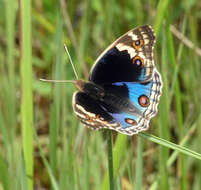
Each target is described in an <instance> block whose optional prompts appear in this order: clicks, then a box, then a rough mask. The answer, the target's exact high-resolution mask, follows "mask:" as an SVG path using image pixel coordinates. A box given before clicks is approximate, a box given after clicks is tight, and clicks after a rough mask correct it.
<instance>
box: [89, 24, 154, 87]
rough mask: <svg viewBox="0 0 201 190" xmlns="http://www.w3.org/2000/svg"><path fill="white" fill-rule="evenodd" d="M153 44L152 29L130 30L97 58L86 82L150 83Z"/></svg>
mask: <svg viewBox="0 0 201 190" xmlns="http://www.w3.org/2000/svg"><path fill="white" fill-rule="evenodd" d="M154 44H155V34H154V32H153V30H152V28H151V26H148V25H146V26H141V27H138V28H136V29H133V30H130V31H129V32H127V33H126V34H124V35H123V36H121V37H120V38H119V39H117V40H116V41H115V42H114V43H113V44H111V45H110V46H109V47H108V48H107V49H106V50H105V51H104V52H103V53H102V54H101V55H100V56H99V58H98V59H97V61H96V62H95V64H94V66H93V67H92V69H91V72H90V77H89V80H90V81H93V82H94V83H96V84H104V83H114V82H121V81H124V82H142V81H149V80H150V79H151V78H152V76H153V70H154V59H153V48H154Z"/></svg>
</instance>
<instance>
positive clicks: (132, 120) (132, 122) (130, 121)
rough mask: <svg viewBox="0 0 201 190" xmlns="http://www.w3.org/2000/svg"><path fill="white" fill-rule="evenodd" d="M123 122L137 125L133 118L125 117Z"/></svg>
mask: <svg viewBox="0 0 201 190" xmlns="http://www.w3.org/2000/svg"><path fill="white" fill-rule="evenodd" d="M125 122H126V123H128V124H129V125H137V122H136V121H135V120H134V119H130V118H125Z"/></svg>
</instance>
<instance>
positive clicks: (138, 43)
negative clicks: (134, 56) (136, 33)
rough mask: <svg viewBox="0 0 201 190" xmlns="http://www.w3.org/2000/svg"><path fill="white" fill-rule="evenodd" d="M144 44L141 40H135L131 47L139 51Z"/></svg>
mask: <svg viewBox="0 0 201 190" xmlns="http://www.w3.org/2000/svg"><path fill="white" fill-rule="evenodd" d="M143 44H144V42H143V40H135V41H134V42H133V47H134V48H135V49H139V48H140V47H141V46H142V45H143Z"/></svg>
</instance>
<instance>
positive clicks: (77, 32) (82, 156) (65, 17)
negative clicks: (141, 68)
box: [0, 0, 201, 190]
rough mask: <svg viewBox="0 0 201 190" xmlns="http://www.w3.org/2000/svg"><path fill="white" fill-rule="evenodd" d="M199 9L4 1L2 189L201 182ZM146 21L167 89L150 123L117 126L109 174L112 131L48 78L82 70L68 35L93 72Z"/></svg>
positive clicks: (69, 89)
mask: <svg viewBox="0 0 201 190" xmlns="http://www.w3.org/2000/svg"><path fill="white" fill-rule="evenodd" d="M200 9H201V4H200V1H198V0H183V1H168V0H159V1H153V0H149V1H140V0H135V1H133V0H126V1H123V0H118V1H114V0H107V1H101V0H93V1H92V0H85V1H75V0H71V1H65V0H60V1H48V0H44V1H39V0H37V1H32V2H31V1H30V0H19V1H15V0H4V1H0V190H1V189H2V190H3V189H4V190H10V189H12V190H18V189H22V190H27V189H29V190H32V189H36V190H37V189H40V188H43V189H56V190H66V189H69V190H72V189H73V190H74V189H75V190H80V189H84V190H88V189H93V190H100V189H102V190H106V189H110V187H112V186H114V189H115V190H117V189H118V190H120V189H122V190H131V189H137V190H138V189H151V190H156V189H162V190H169V189H170V190H177V189H181V190H188V189H192V190H200V187H201V154H200V153H201V148H200V139H201V127H200V126H201V106H200V104H201V103H200V102H201V64H200V63H201V49H200V48H201V46H200V44H201V37H200V33H201V27H200V25H201V12H200ZM144 24H150V25H152V26H153V28H154V30H155V32H156V34H157V42H156V46H155V62H156V67H157V68H158V70H159V71H160V72H161V74H162V78H163V83H164V87H163V95H162V97H161V101H160V105H159V113H158V115H157V116H156V117H154V118H153V119H152V121H151V123H150V128H149V130H148V131H146V132H143V133H140V134H139V135H135V136H132V137H128V136H125V135H122V134H117V133H116V132H112V140H113V145H112V146H113V172H114V176H113V178H114V181H112V183H110V182H111V181H110V180H111V179H112V176H110V175H109V173H108V168H109V167H108V157H110V158H111V152H109V153H110V154H109V155H108V145H107V141H108V143H110V140H109V139H107V138H109V137H110V134H109V133H106V130H101V131H92V130H90V129H87V128H86V127H84V126H83V125H82V124H81V123H80V122H79V121H78V119H77V118H76V117H75V114H74V113H73V110H72V94H73V92H75V90H76V89H75V88H74V86H73V85H72V84H70V83H60V84H58V83H57V84H50V83H44V82H41V81H39V79H40V78H46V79H60V80H61V79H66V80H72V79H75V75H74V73H73V69H72V67H71V64H70V62H69V58H68V57H67V54H65V50H64V48H63V44H64V43H66V44H67V46H68V49H69V52H70V54H71V56H72V59H73V62H74V64H75V67H76V70H77V72H78V75H79V77H80V78H84V79H87V77H88V74H89V70H90V67H91V66H92V65H93V63H94V61H95V59H96V58H97V57H98V55H99V54H100V53H101V52H102V51H103V50H104V49H105V48H106V47H107V46H108V45H109V44H111V43H112V42H113V41H114V40H115V39H116V38H117V37H119V36H120V35H122V34H124V33H125V32H127V31H128V30H130V29H132V28H134V27H136V26H139V25H144ZM109 150H110V149H109ZM111 169H112V168H111ZM109 176H110V178H109Z"/></svg>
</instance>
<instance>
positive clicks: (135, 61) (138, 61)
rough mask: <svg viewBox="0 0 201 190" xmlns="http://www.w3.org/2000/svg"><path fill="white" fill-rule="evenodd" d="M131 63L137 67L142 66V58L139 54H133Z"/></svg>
mask: <svg viewBox="0 0 201 190" xmlns="http://www.w3.org/2000/svg"><path fill="white" fill-rule="evenodd" d="M133 64H135V65H137V66H138V67H141V68H143V67H144V60H143V59H142V58H141V57H139V56H135V57H134V58H133Z"/></svg>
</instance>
